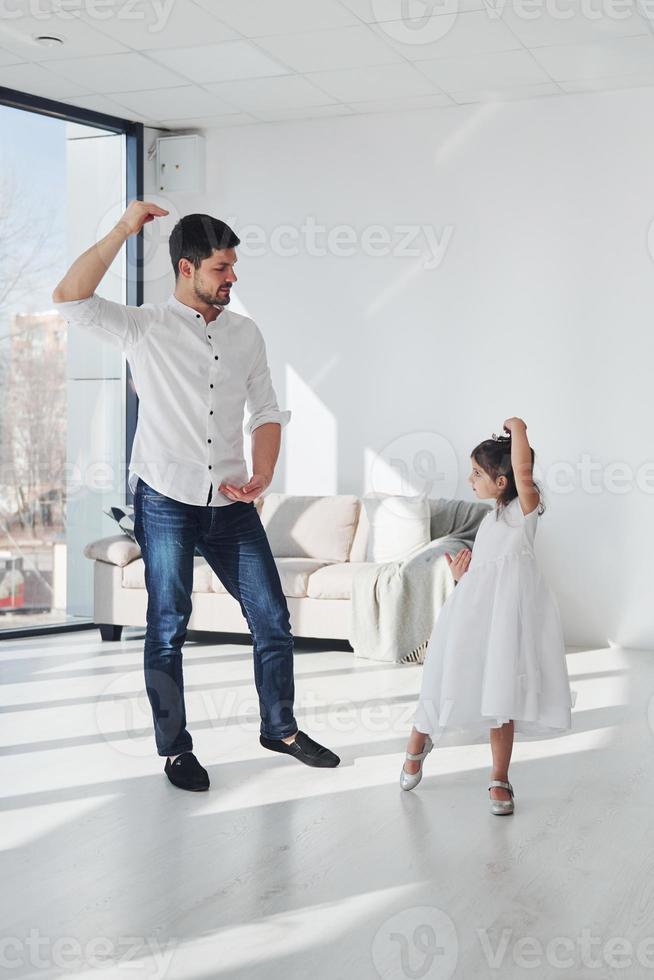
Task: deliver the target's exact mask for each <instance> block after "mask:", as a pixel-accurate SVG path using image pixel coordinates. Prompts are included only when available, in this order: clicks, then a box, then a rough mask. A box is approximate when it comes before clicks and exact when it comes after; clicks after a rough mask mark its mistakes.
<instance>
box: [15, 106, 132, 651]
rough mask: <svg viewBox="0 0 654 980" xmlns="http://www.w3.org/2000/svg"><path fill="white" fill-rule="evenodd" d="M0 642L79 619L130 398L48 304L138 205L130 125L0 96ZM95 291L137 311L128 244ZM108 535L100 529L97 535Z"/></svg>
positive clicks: (115, 498)
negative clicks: (89, 555) (80, 258)
mask: <svg viewBox="0 0 654 980" xmlns="http://www.w3.org/2000/svg"><path fill="white" fill-rule="evenodd" d="M0 134H1V136H2V139H1V140H0V636H2V635H16V633H15V631H16V630H21V631H22V630H28V631H40V630H43V629H52V628H71V627H73V626H75V625H80V626H81V625H84V624H87V623H89V622H90V621H91V616H92V599H93V595H92V593H93V582H92V574H93V566H92V563H91V562H90V561H88V560H86V559H85V558H84V557H83V549H84V546H85V544H86V543H87V542H88V541H90V540H92V539H93V538H97V537H102V536H103V535H104V534H106V533H108V524H107V521H108V518H107V517H106V516H105V514H104V511H105V510H106V509H107V508H108V507H109V506H111V504H114V503H120V502H124V500H125V486H126V460H127V458H128V455H129V451H130V449H131V436H132V433H133V427H134V426H133V423H134V420H133V418H132V415H133V412H134V400H135V398H134V395H133V389H132V388H131V386H130V384H129V378H128V377H127V366H126V363H125V361H124V358H123V357H122V355H121V353H120V351H118V350H117V349H114V348H109V347H107V345H102V344H101V343H99V342H97V341H94V340H92V339H91V338H90V337H89V336H88V335H84V334H83V333H81V332H80V331H73V330H70V331H69V330H68V329H67V326H66V323H65V321H64V320H63V319H62V318H61V317H60V316H59V315H58V314H57V313H56V311H54V310H53V308H52V300H51V294H52V290H53V288H54V286H55V285H56V283H57V282H58V281H59V279H60V278H61V276H62V275H63V273H64V272H65V270H66V269H67V267H68V266H69V264H70V263H71V262H72V260H73V259H74V258H75V257H76V256H77V255H78V254H80V252H82V251H84V249H86V248H88V247H89V245H91V244H92V243H93V242H94V241H96V240H97V239H98V238H99V237H101V236H102V235H103V234H105V233H106V231H108V230H109V227H110V226H111V223H112V222H113V221H115V220H116V218H117V217H118V216H119V214H120V213H121V212H122V210H123V209H124V207H125V204H126V201H127V200H128V199H131V198H133V197H137V196H141V163H140V159H141V150H142V127H140V126H138V125H137V124H132V123H129V122H126V121H123V120H115V119H112V118H111V117H103V116H98V115H94V114H92V113H88V112H86V111H83V110H74V109H73V108H72V107H67V106H61V105H58V104H57V103H52V102H48V101H46V100H36V99H34V98H33V97H29V96H25V97H21V96H20V94H19V93H14V92H9V91H8V90H6V89H5V90H2V89H0ZM129 248H130V251H129V254H128V253H127V251H126V250H124V252H123V253H121V254H120V255H119V256H118V257H117V259H116V261H115V263H114V264H113V265H112V267H111V269H110V270H109V271H108V274H107V276H106V277H105V279H104V280H103V282H102V284H101V287H100V288H99V292H101V294H102V295H104V296H107V298H109V299H115V300H117V301H119V302H130V303H136V302H140V289H139V278H140V262H139V258H140V255H139V252H140V243H138V242H136V241H135V242H134V243H133V244H130V246H129ZM109 533H110V532H109Z"/></svg>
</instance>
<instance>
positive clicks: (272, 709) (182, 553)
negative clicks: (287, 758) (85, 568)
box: [134, 477, 297, 756]
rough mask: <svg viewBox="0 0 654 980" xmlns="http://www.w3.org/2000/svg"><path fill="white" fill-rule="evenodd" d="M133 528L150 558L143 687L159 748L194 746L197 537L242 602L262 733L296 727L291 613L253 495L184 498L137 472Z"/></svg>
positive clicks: (172, 751) (175, 750)
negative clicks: (186, 659) (191, 629)
mask: <svg viewBox="0 0 654 980" xmlns="http://www.w3.org/2000/svg"><path fill="white" fill-rule="evenodd" d="M134 534H135V537H136V540H137V542H138V543H139V545H140V546H141V557H142V558H143V562H144V564H145V586H146V589H147V593H148V611H147V629H146V634H145V647H144V669H145V686H146V690H147V694H148V698H149V701H150V705H151V707H152V718H153V721H154V734H155V740H156V745H157V752H158V753H159V755H161V756H167V755H178V754H179V753H180V752H188V751H190V750H191V749H192V748H193V741H192V739H191V735H190V734H189V732H188V731H187V729H186V709H185V705H184V678H183V674H182V645H183V643H184V641H185V639H186V626H187V623H188V620H189V616H190V615H191V608H192V603H191V592H192V590H193V555H194V552H195V548H196V546H197V549H198V551H199V552H200V554H201V555H202V556H203V557H204V558H205V559H206V561H207V562H208V564H209V565H210V566H211V568H212V569H213V570H214V572H215V573H216V575H217V576H218V578H219V579H220V581H221V582H222V583H223V585H224V586H225V588H226V589H227V591H228V592H229V593H231V595H233V596H234V598H235V599H236V600H237V601H238V603H239V605H240V607H241V610H242V612H243V615H244V617H245V619H246V622H247V624H248V627H249V629H250V632H251V634H252V639H253V648H254V682H255V686H256V689H257V694H258V697H259V710H260V714H261V727H260V731H261V734H262V735H264V736H266V737H267V738H274V739H280V738H286V737H287V736H288V735H293V734H294V733H295V732H296V731H297V724H296V721H295V718H294V716H293V702H294V698H295V687H294V679H293V636H292V634H291V629H290V616H289V612H288V605H287V603H286V598H285V596H284V593H283V592H282V586H281V582H280V580H279V572H278V571H277V566H276V565H275V561H274V558H273V556H272V552H271V550H270V545H269V543H268V538H267V537H266V532H265V530H264V527H263V525H262V523H261V520H260V518H259V514H258V513H257V509H256V507H255V506H254V503H251V502H250V503H246V502H244V501H236V502H235V503H232V504H226V505H225V506H222V507H209V506H196V505H195V504H184V503H182V502H181V501H179V500H173V499H172V497H166V496H165V495H164V494H162V493H159V492H158V491H157V490H154V489H153V488H152V487H151V486H149V485H148V484H147V483H145V482H144V481H143V480H141V479H140V477H139V480H138V483H137V485H136V490H135V493H134Z"/></svg>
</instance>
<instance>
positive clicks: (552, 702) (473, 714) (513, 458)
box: [400, 418, 576, 814]
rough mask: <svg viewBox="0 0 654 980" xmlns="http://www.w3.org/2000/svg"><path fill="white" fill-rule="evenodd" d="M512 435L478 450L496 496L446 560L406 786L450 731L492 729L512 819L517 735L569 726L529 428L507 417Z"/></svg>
mask: <svg viewBox="0 0 654 980" xmlns="http://www.w3.org/2000/svg"><path fill="white" fill-rule="evenodd" d="M504 431H505V432H507V433H508V435H503V436H493V438H492V439H486V440H485V441H484V442H481V443H480V444H479V445H478V446H477V447H476V448H475V449H473V451H472V455H471V462H472V473H471V474H470V476H469V478H468V479H469V482H470V483H471V485H472V489H473V491H474V492H475V494H476V496H477V497H479V498H480V499H482V500H494V501H495V506H494V507H493V509H492V510H490V511H489V513H488V514H487V515H486V516H485V517H484V519H483V520H482V522H481V524H480V525H479V529H478V531H477V536H476V538H475V543H474V549H473V551H472V552H471V551H470V550H469V549H463V550H462V551H460V552H459V553H458V554H457V556H456V558H454V559H452V558H451V557H450V556H449V555H448V556H447V560H448V562H449V565H450V569H451V571H452V574H453V576H454V578H455V580H456V582H457V586H456V588H455V589H454V592H453V593H452V594H451V595H450V596H449V598H448V600H447V602H446V603H445V605H444V606H443V608H442V609H441V612H440V615H439V617H438V619H437V620H436V622H435V624H434V628H433V631H432V635H431V638H430V640H429V645H428V647H427V655H426V658H425V665H424V668H423V675H422V689H421V692H420V700H419V703H418V708H417V711H416V715H415V720H414V727H413V729H412V731H411V735H410V737H409V743H408V746H407V761H406V762H405V763H404V766H403V767H402V773H401V775H400V785H401V787H402V789H406V790H409V789H414V787H415V786H417V785H418V783H419V782H420V779H421V778H422V762H423V759H424V758H425V757H426V756H427V755H428V753H429V752H431V750H432V748H433V747H434V743H433V741H432V739H431V737H430V736H431V735H434V734H441V733H442V732H445V731H452V730H465V731H471V732H472V731H474V732H479V731H480V730H484V731H485V730H487V729H489V728H490V743H491V752H492V757H493V768H492V773H491V779H490V786H489V790H490V794H491V807H490V808H491V812H492V813H496V814H507V813H513V810H514V803H513V787H512V786H511V783H510V782H509V762H510V760H511V751H512V749H513V734H514V731H515V732H519V733H522V734H525V735H539V736H548V735H553V734H558V733H560V732H565V731H567V730H569V728H570V727H571V717H570V709H571V707H572V706H573V705H574V702H575V698H576V693H574V692H571V691H570V687H569V682H568V671H567V667H566V661H565V647H564V644H563V635H562V632H561V623H560V619H559V612H558V608H557V605H556V600H555V598H554V596H553V594H552V592H551V590H550V588H549V586H548V584H547V582H546V581H545V579H544V578H543V576H542V574H541V572H540V569H539V567H538V565H537V563H536V558H535V555H534V536H535V534H536V525H537V522H538V516H539V515H540V514H542V513H543V510H544V507H543V504H542V501H541V497H540V493H539V490H538V487H537V486H536V484H535V483H534V481H533V464H534V451H533V449H532V448H531V447H530V445H529V441H528V439H527V426H526V424H525V423H524V422H523V421H522V419H518V418H510V419H507V420H506V422H505V423H504Z"/></svg>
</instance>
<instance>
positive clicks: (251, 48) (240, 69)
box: [151, 40, 290, 82]
mask: <svg viewBox="0 0 654 980" xmlns="http://www.w3.org/2000/svg"><path fill="white" fill-rule="evenodd" d="M151 57H152V58H154V59H156V60H157V61H159V62H161V64H162V65H166V66H167V67H168V68H171V69H172V70H173V71H176V72H178V74H180V75H185V76H186V77H187V78H189V79H190V80H191V81H193V82H224V81H230V80H232V79H237V78H265V77H266V76H269V75H288V74H289V71H290V69H289V68H287V67H286V66H285V65H282V64H280V63H279V61H276V60H275V59H274V58H272V57H271V56H270V55H269V54H268V53H267V52H265V51H262V50H261V48H258V47H257V46H256V45H254V44H252V43H251V42H250V41H244V40H242V41H226V42H224V43H223V44H205V45H202V47H193V48H175V49H169V50H167V51H153V52H152V53H151Z"/></svg>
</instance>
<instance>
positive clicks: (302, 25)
mask: <svg viewBox="0 0 654 980" xmlns="http://www.w3.org/2000/svg"><path fill="white" fill-rule="evenodd" d="M21 11H22V12H21ZM648 14H649V16H648ZM650 18H651V20H650ZM653 24H654V0H404V2H403V0H12V3H9V4H3V12H2V15H1V16H0V85H2V86H7V87H9V88H14V89H19V90H21V91H24V92H29V93H32V94H35V95H40V96H45V97H47V98H52V99H59V100H61V101H64V102H69V103H73V104H74V105H78V106H83V107H85V108H89V109H97V110H99V111H101V112H107V113H110V114H112V115H116V116H122V117H127V118H129V119H134V120H139V121H142V122H145V123H147V124H149V125H151V126H157V127H161V126H163V127H168V128H172V129H180V128H189V127H206V126H237V125H244V124H252V123H257V122H275V121H282V120H287V119H294V118H317V117H323V116H334V115H351V114H354V113H370V112H383V111H387V110H400V111H402V110H404V109H412V108H422V107H432V106H452V105H457V104H459V105H463V104H467V103H473V102H485V101H489V100H495V99H499V100H509V99H526V98H527V99H530V98H540V97H543V96H548V95H562V94H564V93H574V92H587V91H596V90H602V89H618V88H625V87H634V86H642V85H654V31H653ZM39 34H54V35H58V36H59V37H62V38H64V40H65V43H64V44H63V45H59V46H57V47H43V46H41V45H40V44H38V43H37V42H36V41H35V40H34V37H35V36H36V35H39Z"/></svg>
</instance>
